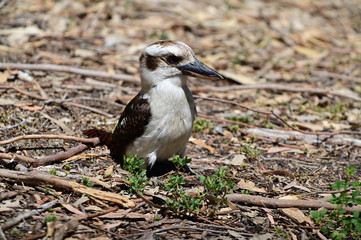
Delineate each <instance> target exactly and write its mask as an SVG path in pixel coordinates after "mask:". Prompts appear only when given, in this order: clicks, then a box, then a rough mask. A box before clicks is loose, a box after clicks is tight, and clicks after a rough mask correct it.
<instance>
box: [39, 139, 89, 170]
mask: <svg viewBox="0 0 361 240" xmlns="http://www.w3.org/2000/svg"><path fill="white" fill-rule="evenodd" d="M88 148H89V146H88V145H85V144H79V145H78V146H76V147H72V148H70V149H69V150H68V151H66V152H59V153H56V154H54V155H50V156H46V157H43V158H40V159H39V160H37V161H36V162H35V163H32V166H34V167H39V166H42V165H46V164H50V163H54V162H60V161H62V160H65V159H68V158H70V157H72V156H74V155H75V154H78V153H80V152H82V151H84V150H85V149H88Z"/></svg>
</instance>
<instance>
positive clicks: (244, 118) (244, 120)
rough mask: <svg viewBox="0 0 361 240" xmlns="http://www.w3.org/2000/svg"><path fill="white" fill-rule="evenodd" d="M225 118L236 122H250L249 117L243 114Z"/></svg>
mask: <svg viewBox="0 0 361 240" xmlns="http://www.w3.org/2000/svg"><path fill="white" fill-rule="evenodd" d="M227 119H229V120H232V121H236V122H243V123H250V122H251V117H250V116H244V117H235V116H234V117H227Z"/></svg>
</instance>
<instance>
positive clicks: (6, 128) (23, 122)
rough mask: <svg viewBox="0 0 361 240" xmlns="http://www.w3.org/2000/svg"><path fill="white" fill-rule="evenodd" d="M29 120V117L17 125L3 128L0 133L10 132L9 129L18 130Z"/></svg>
mask: <svg viewBox="0 0 361 240" xmlns="http://www.w3.org/2000/svg"><path fill="white" fill-rule="evenodd" d="M28 119H29V117H27V118H25V119H24V120H22V121H21V122H19V123H17V124H15V125H12V126H6V127H2V128H0V131H5V130H9V129H12V128H16V127H19V126H21V125H24V124H25V123H26V121H27V120H28Z"/></svg>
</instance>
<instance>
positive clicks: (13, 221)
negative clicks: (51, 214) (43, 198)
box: [1, 199, 58, 230]
mask: <svg viewBox="0 0 361 240" xmlns="http://www.w3.org/2000/svg"><path fill="white" fill-rule="evenodd" d="M57 202H58V199H55V200H53V201H51V202H48V203H45V204H43V205H40V206H39V208H38V209H34V210H31V211H29V212H26V213H21V214H19V215H18V216H16V217H15V218H12V219H10V220H9V221H7V222H6V223H5V224H4V225H2V226H1V228H2V229H4V230H6V229H8V228H11V227H12V226H15V225H16V224H18V223H19V222H21V221H22V220H23V219H25V218H28V217H31V216H34V215H35V214H38V213H41V212H44V211H45V210H47V209H49V208H51V207H53V206H54V205H55V204H56V203H57Z"/></svg>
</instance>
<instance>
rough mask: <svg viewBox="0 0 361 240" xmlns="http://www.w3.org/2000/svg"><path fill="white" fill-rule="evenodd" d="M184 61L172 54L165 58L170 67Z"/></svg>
mask: <svg viewBox="0 0 361 240" xmlns="http://www.w3.org/2000/svg"><path fill="white" fill-rule="evenodd" d="M182 60H183V59H182V58H181V57H177V56H175V55H173V54H170V55H168V56H166V57H165V61H166V62H167V63H168V64H169V65H177V64H178V63H180V62H181V61H182Z"/></svg>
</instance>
